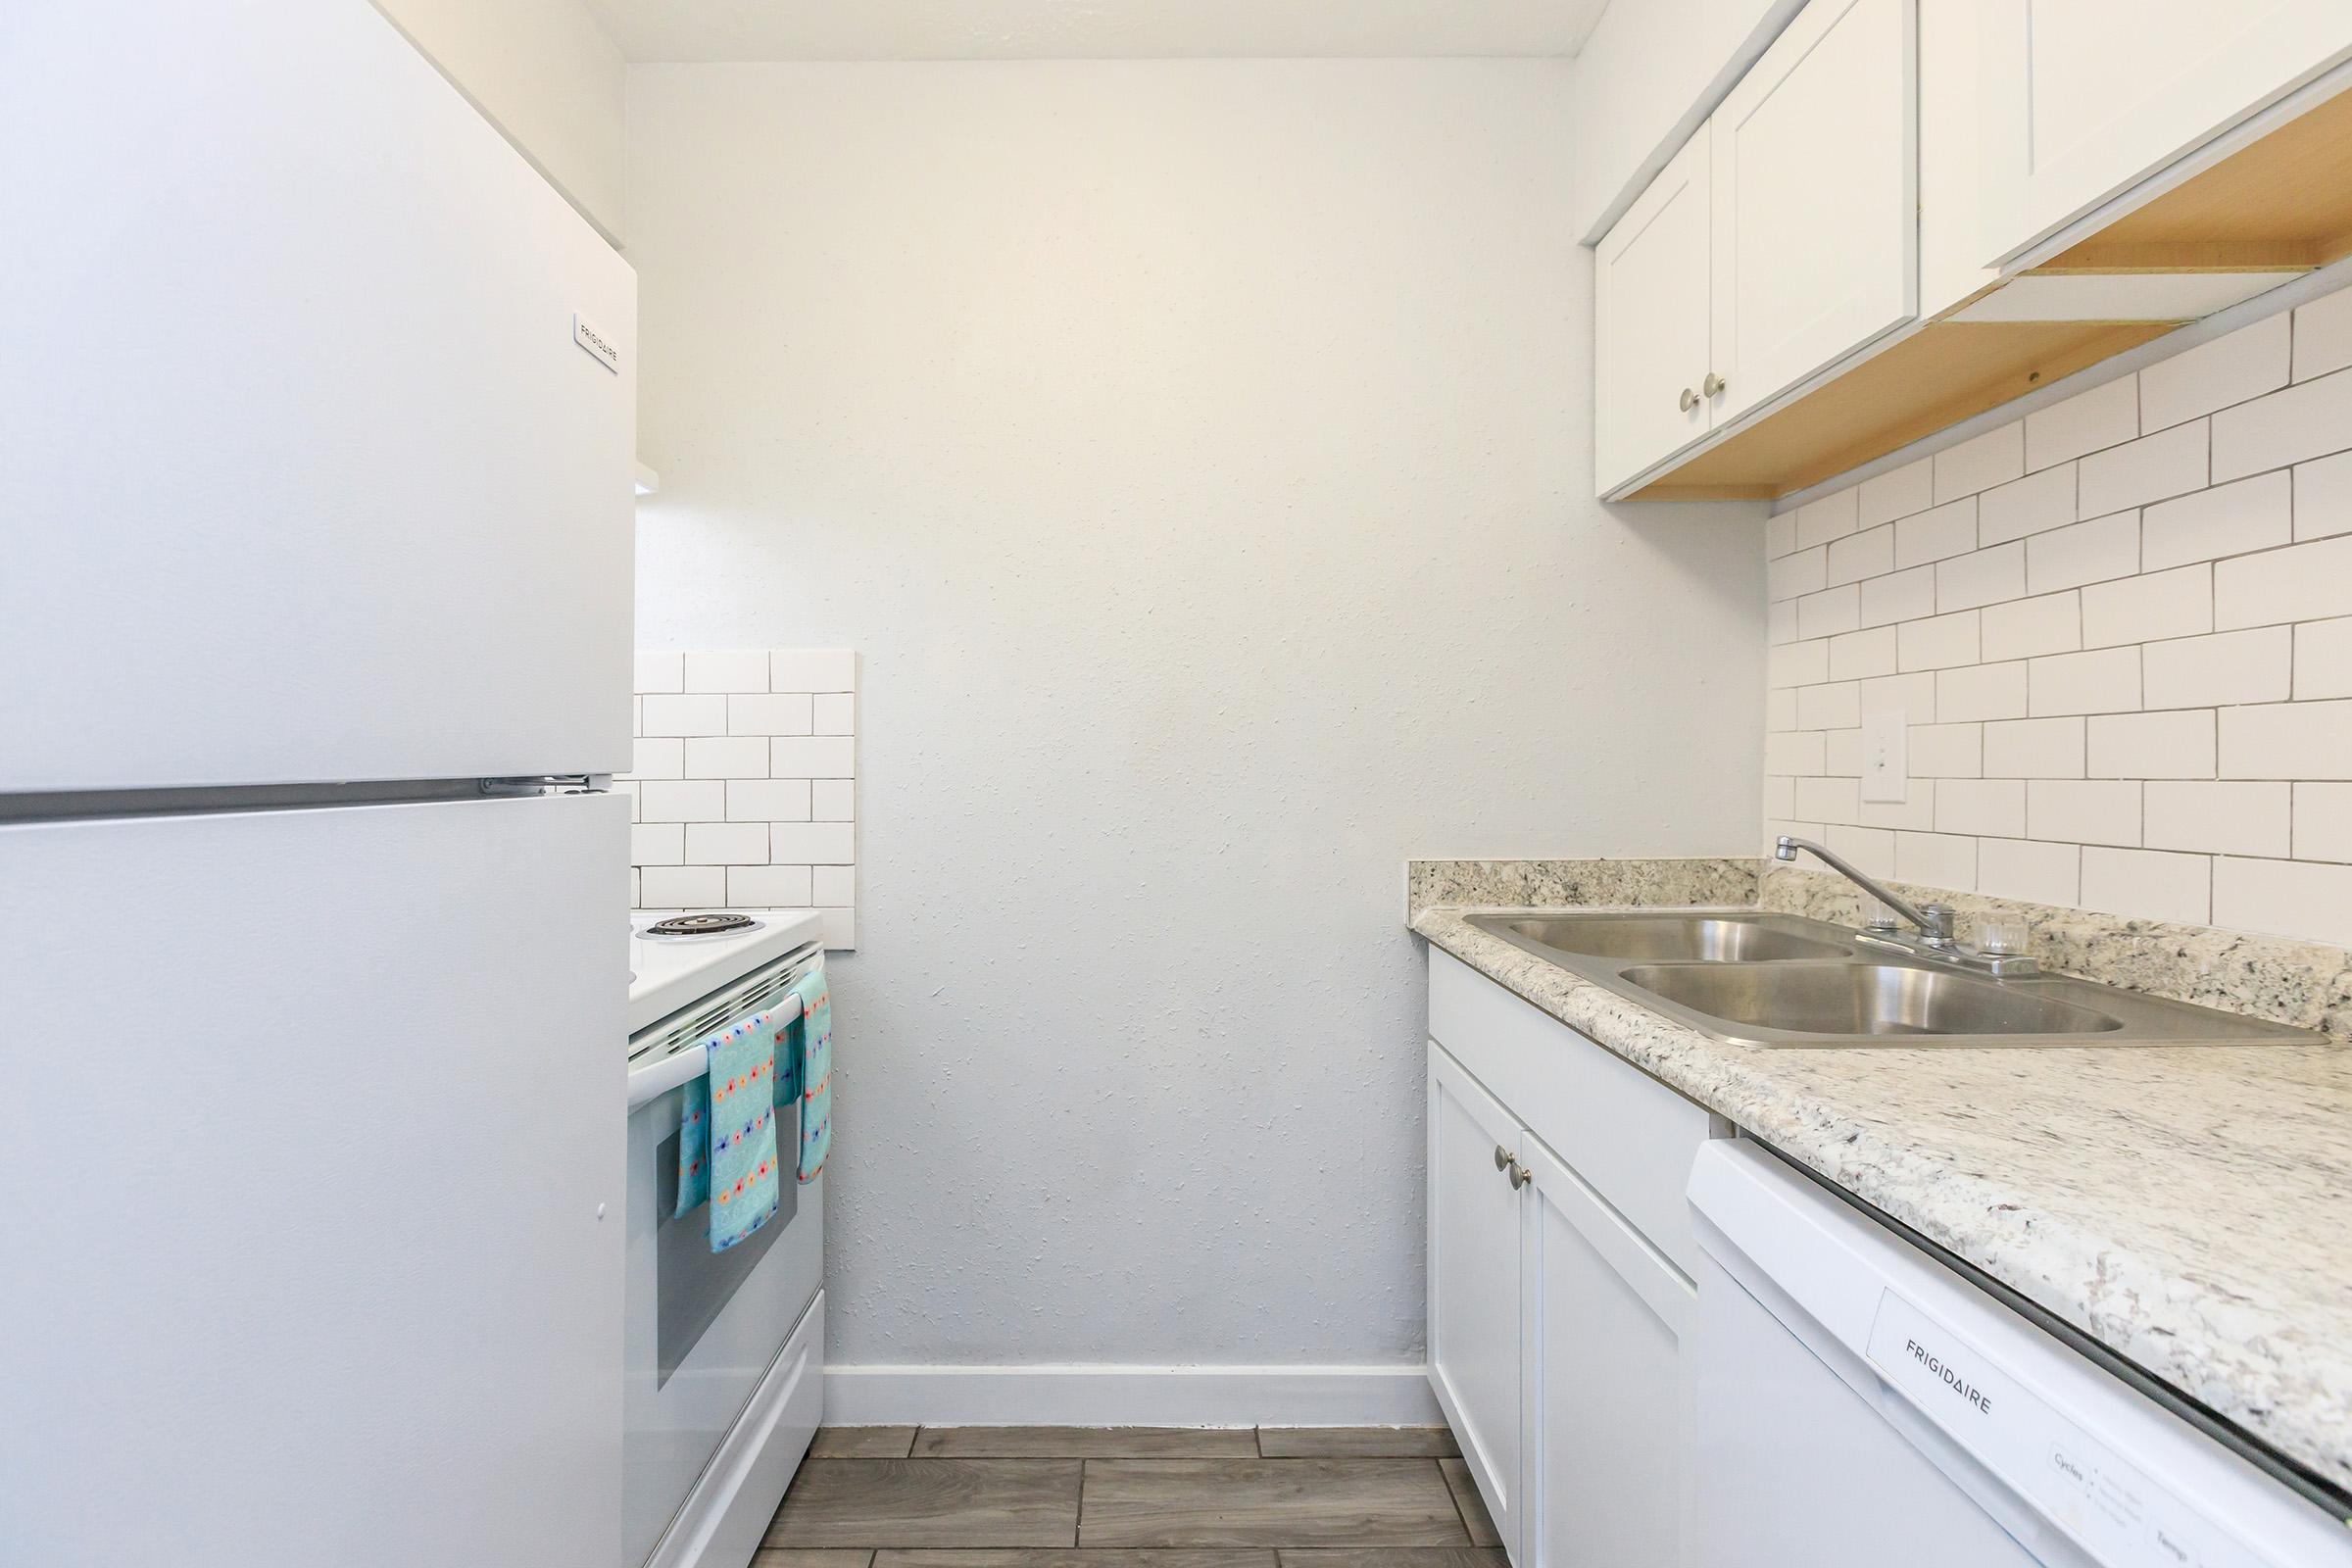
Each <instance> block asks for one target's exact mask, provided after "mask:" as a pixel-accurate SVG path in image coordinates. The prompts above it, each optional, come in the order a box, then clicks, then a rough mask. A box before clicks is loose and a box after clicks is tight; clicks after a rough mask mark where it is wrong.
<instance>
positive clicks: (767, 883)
mask: <svg viewBox="0 0 2352 1568" xmlns="http://www.w3.org/2000/svg"><path fill="white" fill-rule="evenodd" d="M727 903H728V904H730V905H732V906H733V907H736V908H738V909H806V908H808V907H810V906H812V905H814V904H815V903H816V894H815V890H814V889H813V888H812V887H811V885H810V876H809V867H808V866H805V865H730V866H728V867H727Z"/></svg>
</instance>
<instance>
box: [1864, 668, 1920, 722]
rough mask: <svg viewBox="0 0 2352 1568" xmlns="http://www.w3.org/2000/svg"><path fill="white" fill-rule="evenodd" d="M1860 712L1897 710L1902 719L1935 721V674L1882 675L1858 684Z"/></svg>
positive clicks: (1905, 720)
mask: <svg viewBox="0 0 2352 1568" xmlns="http://www.w3.org/2000/svg"><path fill="white" fill-rule="evenodd" d="M1862 711H1863V712H1864V713H1865V714H1870V713H1900V714H1902V715H1903V719H1904V722H1906V723H1911V724H1933V723H1935V722H1936V718H1937V714H1936V676H1935V675H1934V674H1932V673H1929V672H1926V671H1922V672H1921V673H1919V674H1916V675H1882V676H1880V677H1879V678H1878V679H1876V680H1866V681H1864V682H1863V683H1862Z"/></svg>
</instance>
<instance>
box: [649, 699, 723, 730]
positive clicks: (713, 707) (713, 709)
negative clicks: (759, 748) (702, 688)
mask: <svg viewBox="0 0 2352 1568" xmlns="http://www.w3.org/2000/svg"><path fill="white" fill-rule="evenodd" d="M645 732H646V733H647V734H648V735H724V734H725V733H726V732H727V700H726V699H725V698H724V697H721V696H717V695H715V694H694V695H686V696H676V695H667V696H648V697H647V698H646V700H645Z"/></svg>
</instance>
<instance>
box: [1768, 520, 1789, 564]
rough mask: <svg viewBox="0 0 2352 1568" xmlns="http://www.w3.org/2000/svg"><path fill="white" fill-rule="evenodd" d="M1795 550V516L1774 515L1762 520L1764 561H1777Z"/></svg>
mask: <svg viewBox="0 0 2352 1568" xmlns="http://www.w3.org/2000/svg"><path fill="white" fill-rule="evenodd" d="M1795 548H1796V514H1795V513H1793V512H1782V513H1776V514H1774V515H1772V516H1769V517H1766V518H1765V519H1764V559H1765V560H1767V561H1778V560H1780V558H1781V557H1783V556H1785V555H1787V554H1789V552H1790V551H1792V550H1794V549H1795Z"/></svg>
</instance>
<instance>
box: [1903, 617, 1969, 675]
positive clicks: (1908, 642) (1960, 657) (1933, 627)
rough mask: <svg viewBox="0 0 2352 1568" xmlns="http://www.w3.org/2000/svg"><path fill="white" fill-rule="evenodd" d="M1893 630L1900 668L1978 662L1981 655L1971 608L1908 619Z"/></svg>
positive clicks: (1943, 667)
mask: <svg viewBox="0 0 2352 1568" xmlns="http://www.w3.org/2000/svg"><path fill="white" fill-rule="evenodd" d="M1895 630H1896V633H1897V637H1896V660H1897V667H1898V668H1901V669H1905V670H1912V669H1946V668H1949V667H1950V666H1952V665H1954V664H1974V663H1977V662H1979V660H1980V658H1981V655H1980V654H1979V652H1978V646H1979V645H1978V635H1977V612H1975V611H1973V610H1964V611H1961V612H1960V613H1958V614H1954V615H1936V616H1934V617H1932V618H1930V619H1927V620H1907V621H1905V622H1903V623H1902V625H1900V626H1898V627H1896V628H1895Z"/></svg>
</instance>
